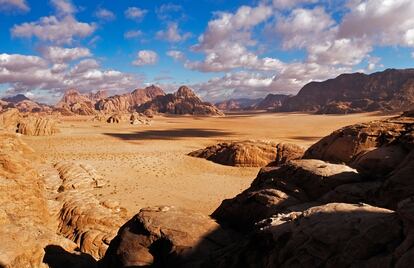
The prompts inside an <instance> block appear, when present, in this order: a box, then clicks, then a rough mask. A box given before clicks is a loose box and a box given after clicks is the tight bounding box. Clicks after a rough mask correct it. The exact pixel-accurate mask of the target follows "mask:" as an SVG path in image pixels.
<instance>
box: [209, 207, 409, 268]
mask: <svg viewBox="0 0 414 268" xmlns="http://www.w3.org/2000/svg"><path fill="white" fill-rule="evenodd" d="M404 221H405V219H404V218H403V217H401V216H400V215H398V214H397V213H395V212H394V211H391V210H387V209H383V208H377V207H372V206H369V205H354V204H343V203H330V204H326V205H323V206H316V207H312V208H310V209H308V210H305V211H302V212H292V213H289V214H280V215H277V216H275V217H272V218H270V219H268V220H266V221H265V222H263V223H262V226H263V229H262V230H259V231H256V232H254V233H253V234H251V235H250V237H249V238H248V239H247V240H246V241H245V242H244V243H238V244H237V245H234V246H233V247H230V248H227V249H226V250H224V251H223V252H222V253H221V255H220V257H219V258H216V259H214V260H209V261H206V262H205V265H206V266H205V267H269V268H270V267H409V266H410V261H412V254H413V251H412V249H411V248H410V247H411V246H412V245H413V243H412V239H411V238H410V237H409V235H408V234H411V233H412V231H413V230H412V225H406V224H405V223H404Z"/></svg>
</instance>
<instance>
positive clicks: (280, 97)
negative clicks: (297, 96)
mask: <svg viewBox="0 0 414 268" xmlns="http://www.w3.org/2000/svg"><path fill="white" fill-rule="evenodd" d="M288 97H289V96H288V95H284V94H268V95H267V96H266V97H265V98H264V99H263V100H262V101H260V102H259V103H257V104H256V105H255V106H254V109H256V110H275V109H277V108H280V107H281V106H282V104H283V102H284V101H285V100H286V99H287V98H288Z"/></svg>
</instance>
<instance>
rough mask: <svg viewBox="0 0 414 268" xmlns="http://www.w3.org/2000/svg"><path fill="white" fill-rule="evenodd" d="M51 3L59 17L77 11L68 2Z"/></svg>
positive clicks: (64, 0)
mask: <svg viewBox="0 0 414 268" xmlns="http://www.w3.org/2000/svg"><path fill="white" fill-rule="evenodd" d="M51 3H52V5H53V6H54V7H55V9H56V11H57V13H58V14H60V15H69V14H73V13H75V12H76V11H77V9H76V7H75V6H74V5H73V4H72V2H71V1H70V0H51Z"/></svg>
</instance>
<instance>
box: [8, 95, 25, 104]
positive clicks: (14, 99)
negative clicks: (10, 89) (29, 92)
mask: <svg viewBox="0 0 414 268" xmlns="http://www.w3.org/2000/svg"><path fill="white" fill-rule="evenodd" d="M25 100H30V99H29V98H28V97H26V96H25V95H24V94H17V95H16V96H12V97H6V98H3V101H5V102H11V103H14V104H16V103H18V102H21V101H25Z"/></svg>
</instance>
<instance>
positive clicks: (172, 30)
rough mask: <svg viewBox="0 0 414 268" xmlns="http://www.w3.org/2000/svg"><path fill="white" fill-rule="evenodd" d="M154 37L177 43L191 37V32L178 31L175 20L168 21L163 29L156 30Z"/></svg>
mask: <svg viewBox="0 0 414 268" xmlns="http://www.w3.org/2000/svg"><path fill="white" fill-rule="evenodd" d="M156 37H157V38H158V39H162V40H166V41H168V42H172V43H177V42H182V41H185V40H187V39H188V38H190V37H191V33H180V29H178V24H177V23H176V22H170V23H168V25H167V29H166V30H165V31H158V32H157V35H156Z"/></svg>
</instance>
